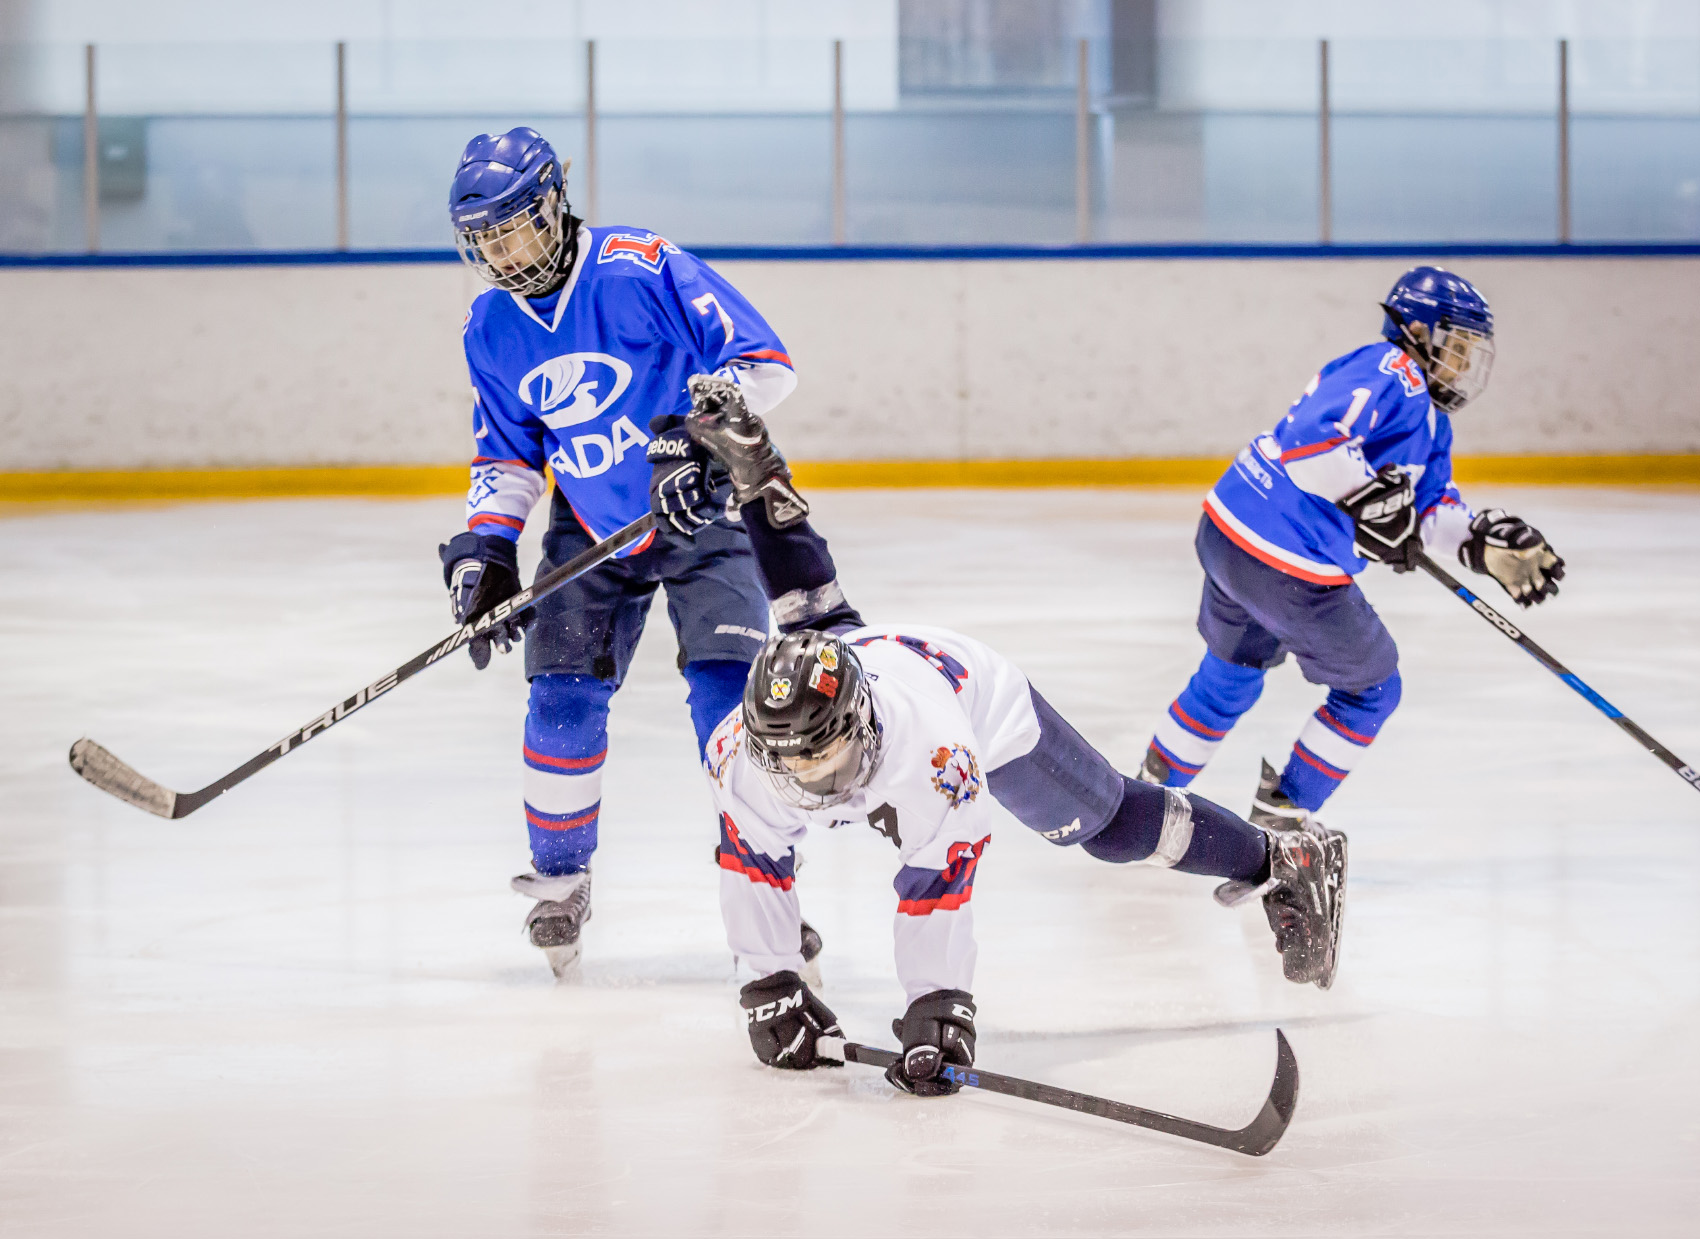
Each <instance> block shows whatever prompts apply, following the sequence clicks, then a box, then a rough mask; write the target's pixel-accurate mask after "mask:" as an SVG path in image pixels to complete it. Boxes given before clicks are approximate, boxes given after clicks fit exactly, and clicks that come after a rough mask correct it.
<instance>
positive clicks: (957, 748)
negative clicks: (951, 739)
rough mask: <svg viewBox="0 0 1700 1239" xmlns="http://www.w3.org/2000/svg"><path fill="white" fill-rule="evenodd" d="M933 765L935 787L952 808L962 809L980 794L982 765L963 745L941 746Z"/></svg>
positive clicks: (935, 755) (934, 756)
mask: <svg viewBox="0 0 1700 1239" xmlns="http://www.w3.org/2000/svg"><path fill="white" fill-rule="evenodd" d="M932 765H933V786H934V787H935V788H937V789H938V792H939V795H941V796H943V797H944V798H945V799H946V800H948V801H950V807H951V808H953V809H960V808H961V807H962V806H963V805H965V804H967V803H968V802H969V801H971V800H973V799H974V797H976V796H978V795H979V794H980V763H979V762H978V761H976V760H975V759H974V754H972V753H970V752H969V751H968V750H967V749H965V748H964V747H962V745H960V744H953V745H951V746H950V747H949V748H946V747H944V746H943V745H940V746H939V748H938V751H937V752H935V753H934V754H933V762H932Z"/></svg>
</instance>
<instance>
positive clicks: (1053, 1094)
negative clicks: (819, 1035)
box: [844, 1028, 1299, 1157]
mask: <svg viewBox="0 0 1700 1239" xmlns="http://www.w3.org/2000/svg"><path fill="white" fill-rule="evenodd" d="M844 1057H845V1059H846V1060H847V1061H849V1062H852V1063H862V1064H864V1065H866V1066H869V1067H879V1068H881V1069H884V1068H886V1067H889V1066H891V1064H893V1063H895V1062H896V1061H897V1055H896V1054H894V1053H892V1052H891V1051H890V1050H881V1049H877V1048H875V1047H874V1046H871V1045H858V1044H856V1042H854V1041H846V1042H845V1043H844ZM945 1073H946V1075H948V1076H950V1078H951V1079H954V1080H960V1081H961V1082H962V1083H963V1084H964V1085H965V1086H967V1087H968V1088H978V1089H984V1090H985V1091H986V1092H988V1093H1003V1094H1004V1095H1005V1096H1008V1097H1021V1098H1024V1099H1025V1100H1027V1101H1038V1102H1043V1103H1044V1104H1045V1105H1047V1106H1060V1107H1061V1108H1062V1109H1064V1110H1076V1111H1079V1112H1080V1113H1081V1114H1095V1115H1097V1116H1098V1117H1099V1118H1105V1119H1114V1120H1115V1121H1116V1122H1118V1123H1131V1124H1132V1125H1133V1126H1135V1127H1147V1128H1150V1129H1151V1130H1152V1131H1160V1132H1166V1133H1167V1134H1169V1135H1171V1136H1179V1137H1180V1138H1181V1139H1183V1140H1197V1141H1199V1142H1201V1143H1203V1144H1213V1145H1215V1146H1216V1147H1217V1148H1219V1149H1229V1150H1231V1151H1232V1152H1235V1153H1244V1154H1245V1155H1246V1156H1248V1157H1262V1156H1263V1155H1264V1154H1265V1153H1267V1152H1269V1150H1270V1149H1272V1148H1274V1147H1275V1146H1276V1145H1277V1144H1279V1143H1280V1140H1281V1137H1282V1136H1283V1135H1285V1134H1286V1131H1287V1124H1289V1123H1291V1122H1292V1121H1293V1110H1294V1109H1295V1108H1296V1107H1297V1106H1298V1103H1299V1060H1298V1059H1297V1058H1295V1057H1294V1056H1293V1047H1292V1046H1290V1045H1288V1044H1287V1037H1286V1034H1284V1033H1283V1032H1282V1031H1281V1030H1280V1029H1279V1028H1277V1029H1276V1030H1275V1083H1274V1084H1272V1085H1271V1086H1270V1088H1269V1096H1268V1097H1266V1098H1264V1100H1263V1109H1261V1110H1259V1111H1258V1112H1257V1117H1256V1118H1254V1119H1253V1120H1252V1121H1251V1122H1249V1123H1247V1124H1246V1125H1245V1126H1244V1127H1241V1128H1238V1129H1237V1130H1229V1129H1228V1128H1226V1127H1212V1126H1211V1125H1210V1124H1208V1123H1195V1122H1193V1121H1192V1120H1191V1119H1178V1118H1176V1117H1175V1116H1174V1115H1172V1114H1163V1113H1161V1112H1159V1111H1156V1110H1146V1109H1144V1108H1143V1107H1141V1106H1130V1105H1128V1104H1127V1103H1126V1102H1124V1101H1109V1100H1107V1099H1105V1098H1103V1097H1093V1096H1091V1095H1089V1094H1087V1093H1076V1092H1073V1091H1071V1090H1070V1089H1066V1088H1056V1087H1053V1086H1052V1085H1049V1084H1036V1083H1034V1082H1033V1081H1032V1080H1018V1079H1016V1078H1015V1077H1014V1076H1001V1075H997V1074H996V1073H994V1072H990V1071H980V1070H978V1069H977V1068H972V1067H970V1068H967V1069H963V1068H961V1067H946V1068H945Z"/></svg>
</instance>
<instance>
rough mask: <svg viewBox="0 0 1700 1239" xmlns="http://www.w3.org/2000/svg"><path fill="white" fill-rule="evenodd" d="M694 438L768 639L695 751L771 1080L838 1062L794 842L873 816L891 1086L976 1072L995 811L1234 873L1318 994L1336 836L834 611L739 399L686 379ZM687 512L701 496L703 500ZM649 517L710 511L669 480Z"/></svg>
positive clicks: (1328, 973) (810, 538) (960, 654)
mask: <svg viewBox="0 0 1700 1239" xmlns="http://www.w3.org/2000/svg"><path fill="white" fill-rule="evenodd" d="M691 389H692V395H693V406H694V407H693V412H692V413H691V415H690V416H689V418H688V419H687V426H688V429H689V431H690V437H691V439H692V440H694V441H695V442H696V443H697V444H698V445H699V446H700V447H701V448H702V449H703V450H704V452H705V455H704V457H703V463H704V464H706V463H707V453H712V455H713V456H714V457H715V458H717V459H718V460H719V461H720V462H721V463H722V464H724V465H725V466H726V468H727V469H728V471H729V472H730V473H731V476H732V482H733V489H734V498H735V502H736V503H737V504H738V505H740V506H741V511H742V518H743V523H744V525H745V527H746V528H747V529H748V531H749V534H750V540H751V544H752V546H753V547H754V549H755V552H756V557H757V561H758V563H759V565H760V567H761V570H762V574H763V577H764V579H765V581H766V585H767V589H768V596H769V598H770V599H771V601H772V604H773V612H774V616H775V619H776V620H777V621H778V623H779V626H780V629H781V635H780V636H777V637H774V638H772V639H770V640H769V641H768V643H767V645H766V646H765V647H764V648H763V650H762V652H761V654H760V655H759V656H758V657H757V659H756V661H755V663H754V665H753V666H752V667H751V669H750V677H749V680H748V681H747V683H746V685H745V689H744V699H743V703H742V705H741V706H740V707H739V708H738V709H737V710H734V711H733V712H732V713H730V714H728V715H727V716H726V718H725V719H724V720H723V721H722V722H721V723H720V725H719V727H718V728H717V729H716V731H715V732H714V734H713V736H712V737H711V739H710V740H709V743H708V746H707V749H706V751H705V754H704V758H705V766H706V768H707V772H708V776H709V783H710V787H711V791H712V794H713V797H714V800H715V806H716V808H717V810H718V811H719V814H720V827H721V835H720V846H719V864H720V868H721V870H722V872H721V906H722V912H723V915H724V917H725V921H726V930H727V935H728V938H729V939H730V943H731V947H732V950H733V952H734V953H735V954H736V955H737V956H738V957H739V958H740V959H742V960H743V961H745V962H746V963H747V964H749V965H750V966H752V967H753V968H754V969H755V970H756V971H757V972H758V973H759V974H760V976H759V979H757V980H755V981H752V982H751V983H750V984H748V985H746V986H745V987H744V989H743V992H742V996H741V1002H742V1005H743V1007H744V1009H745V1011H746V1012H747V1015H748V1024H749V1033H750V1040H751V1044H752V1046H753V1047H754V1049H755V1052H756V1055H757V1056H758V1057H759V1058H760V1059H761V1060H762V1061H763V1062H764V1063H767V1064H769V1065H770V1066H774V1067H784V1068H793V1069H807V1068H811V1067H816V1066H823V1065H835V1061H834V1059H833V1058H832V1057H831V1055H830V1051H829V1049H828V1047H827V1046H818V1047H817V1042H818V1041H819V1040H820V1039H821V1038H823V1037H840V1036H842V1033H841V1032H840V1031H839V1029H838V1023H837V1020H836V1018H835V1017H834V1016H833V1014H832V1012H831V1011H830V1010H828V1009H827V1007H826V1006H825V1004H824V1003H822V1002H821V1000H820V999H819V998H818V997H817V996H816V995H815V994H814V993H813V992H812V991H811V990H810V989H809V987H808V985H807V984H805V983H804V982H803V981H802V980H801V979H800V978H799V976H798V971H799V969H801V968H802V967H803V962H804V961H803V957H802V955H801V954H800V952H799V950H798V946H797V943H798V929H799V924H800V920H801V918H800V916H799V913H798V903H797V895H796V893H795V891H794V890H793V884H794V879H793V875H794V866H795V850H794V849H795V847H796V845H797V843H798V842H800V841H801V839H802V838H803V836H804V835H805V834H806V833H807V831H808V829H809V828H810V827H811V826H823V827H831V826H837V825H843V824H846V823H852V822H854V823H861V822H863V821H865V822H867V824H868V825H869V826H871V827H872V828H873V829H874V830H876V831H878V832H879V833H880V834H882V835H883V836H885V837H886V838H887V839H889V840H890V841H891V844H892V846H893V847H894V848H895V849H896V851H897V858H896V859H897V862H898V868H897V877H896V880H895V882H894V886H895V887H896V890H897V900H898V902H897V916H896V931H895V937H896V962H897V971H898V975H899V977H900V979H901V980H902V982H903V986H904V990H905V992H906V995H907V998H908V1001H909V1006H908V1011H907V1012H906V1013H905V1015H904V1016H903V1018H902V1019H901V1020H898V1021H894V1022H893V1028H894V1030H895V1031H896V1033H897V1035H898V1037H899V1038H900V1039H901V1041H902V1043H903V1056H902V1058H900V1059H899V1061H898V1062H897V1063H896V1064H894V1065H893V1067H892V1068H891V1069H890V1071H889V1072H888V1073H887V1074H888V1076H889V1077H890V1079H891V1081H892V1083H893V1084H895V1085H897V1086H898V1087H899V1088H902V1089H905V1090H907V1091H909V1092H914V1093H921V1094H926V1095H936V1094H942V1093H950V1092H955V1091H956V1090H957V1089H958V1088H959V1087H960V1085H959V1084H957V1083H955V1082H954V1081H953V1080H952V1079H950V1078H947V1077H944V1076H941V1074H940V1073H941V1071H942V1070H943V1069H944V1068H945V1067H946V1066H947V1065H954V1066H971V1065H972V1063H973V1057H974V1038H975V1031H974V1017H975V1006H974V1001H973V997H972V993H971V987H972V985H973V977H974V962H975V954H976V948H975V944H974V934H973V915H972V908H971V906H970V899H971V897H972V895H973V891H974V878H975V870H976V868H977V865H978V863H979V859H980V856H981V854H982V853H983V852H984V850H985V848H986V846H987V844H988V843H989V841H990V839H991V835H992V833H993V819H994V814H993V813H992V810H991V802H992V801H993V800H996V801H997V802H998V803H999V804H1001V805H1002V806H1003V807H1004V808H1005V809H1007V810H1009V811H1010V812H1011V813H1012V814H1014V816H1015V817H1016V818H1017V819H1019V820H1020V821H1021V822H1022V823H1023V824H1024V825H1026V826H1028V827H1029V828H1031V829H1032V830H1034V831H1035V832H1037V833H1038V834H1039V835H1040V837H1041V838H1044V839H1047V840H1049V841H1050V842H1051V843H1053V844H1056V845H1058V846H1063V847H1068V846H1073V845H1076V844H1078V845H1080V847H1081V849H1082V850H1083V851H1085V852H1086V853H1087V854H1088V855H1091V856H1093V857H1096V858H1097V859H1099V860H1105V861H1110V862H1114V863H1125V862H1129V861H1142V862H1144V863H1146V864H1150V865H1156V866H1160V867H1165V868H1175V869H1179V870H1181V871H1182V872H1186V873H1199V874H1209V875H1214V876H1218V877H1222V878H1226V879H1228V880H1227V881H1226V882H1224V883H1223V884H1222V886H1220V887H1219V888H1218V889H1217V898H1218V900H1219V901H1220V902H1222V903H1224V904H1228V905H1230V906H1232V905H1234V904H1238V903H1242V902H1244V901H1246V900H1249V899H1250V898H1252V897H1254V896H1261V897H1262V899H1263V902H1264V905H1265V910H1266V913H1267V915H1268V918H1269V923H1270V926H1271V928H1272V929H1273V930H1274V931H1275V938H1276V947H1277V949H1278V950H1279V951H1280V953H1281V955H1282V964H1283V970H1284V972H1285V974H1286V976H1287V978H1288V979H1289V980H1292V981H1295V982H1299V983H1301V984H1308V983H1314V984H1316V985H1318V986H1320V987H1322V988H1324V989H1326V988H1327V987H1328V986H1329V985H1330V984H1331V983H1332V982H1333V979H1334V972H1335V966H1336V960H1337V953H1338V944H1339V935H1340V916H1341V911H1342V908H1343V903H1344V885H1345V877H1346V840H1345V837H1344V836H1343V835H1341V834H1339V833H1337V832H1334V831H1330V830H1327V829H1325V828H1323V827H1321V826H1311V827H1309V828H1307V829H1305V830H1301V831H1296V832H1271V831H1264V830H1260V829H1259V828H1258V827H1255V826H1253V825H1251V824H1250V823H1248V822H1246V821H1244V820H1242V819H1241V818H1238V817H1236V816H1235V815H1234V814H1232V813H1229V812H1228V811H1227V810H1226V809H1223V808H1221V807H1219V806H1217V805H1215V804H1212V803H1211V802H1210V801H1207V800H1204V799H1202V798H1200V797H1195V796H1194V797H1189V796H1188V795H1186V794H1185V793H1181V792H1178V791H1176V790H1174V789H1167V788H1159V787H1154V786H1152V785H1150V784H1148V783H1142V782H1139V781H1138V780H1136V779H1133V778H1129V777H1127V776H1124V775H1122V774H1120V773H1119V772H1117V771H1116V770H1115V768H1114V767H1112V766H1111V765H1110V763H1109V762H1108V761H1107V760H1106V759H1105V758H1104V757H1103V756H1102V755H1101V754H1099V753H1098V752H1097V751H1096V750H1095V749H1093V748H1092V746H1091V745H1089V744H1088V743H1087V742H1086V741H1085V740H1084V739H1082V738H1081V736H1080V735H1079V734H1078V733H1077V732H1076V731H1075V730H1074V729H1073V728H1072V727H1071V726H1069V724H1068V723H1067V721H1065V720H1064V719H1063V718H1062V717H1061V716H1060V715H1059V714H1058V713H1057V712H1056V711H1055V710H1054V709H1053V708H1052V707H1051V706H1050V704H1049V703H1047V702H1046V701H1045V699H1044V698H1043V697H1041V696H1040V695H1039V693H1038V692H1037V690H1035V689H1034V688H1033V687H1032V685H1030V684H1029V683H1028V681H1027V677H1026V676H1025V675H1023V674H1022V673H1021V671H1020V670H1019V669H1018V668H1017V667H1016V666H1015V665H1014V664H1013V663H1011V662H1010V661H1009V660H1008V659H1006V658H1004V657H1003V656H1002V655H1000V654H998V653H997V652H996V651H995V650H992V649H990V648H989V647H987V646H986V645H984V644H982V643H981V642H978V641H975V640H973V639H972V638H969V637H966V636H964V635H962V634H960V633H956V632H951V631H948V630H946V629H942V628H934V627H930V626H926V625H913V624H896V625H883V624H882V625H868V624H865V623H864V622H863V620H862V617H861V616H860V615H858V614H857V613H856V611H855V610H853V609H852V608H851V606H850V604H849V603H848V601H846V599H845V596H844V593H843V590H842V589H841V588H840V586H839V583H838V580H837V576H836V570H835V568H834V567H833V563H832V557H831V555H830V553H829V552H828V550H827V546H826V543H825V541H824V540H823V539H822V538H821V537H820V535H819V534H817V533H816V532H815V531H814V530H813V529H812V528H811V527H810V525H809V524H808V522H807V520H806V519H805V517H806V515H807V512H808V506H807V504H806V503H805V502H804V501H803V500H802V498H801V496H799V495H798V494H797V493H796V492H795V490H794V489H793V488H792V486H791V483H790V476H789V473H788V472H787V471H786V470H785V467H784V461H783V460H782V459H781V458H780V457H779V455H778V453H777V452H775V451H774V449H773V447H772V445H771V443H770V442H769V440H768V437H767V432H766V429H765V427H764V426H763V425H762V423H761V421H760V420H759V419H758V418H757V417H756V416H755V415H753V414H751V413H750V412H749V411H748V410H747V408H745V406H744V403H743V401H742V399H741V398H740V396H739V395H738V392H737V389H736V388H735V387H734V386H733V385H732V384H730V383H727V382H725V381H724V380H721V379H718V378H712V377H708V376H698V377H696V378H693V379H692V380H691ZM699 496H700V498H699ZM652 501H653V504H654V507H655V508H656V510H657V511H659V512H663V513H665V512H668V511H670V510H672V509H674V508H677V507H678V506H679V505H680V504H689V503H692V502H699V501H700V502H702V503H704V504H708V503H712V502H713V500H712V499H711V498H710V497H709V496H708V495H707V494H706V493H705V492H702V491H697V490H693V489H692V488H690V487H680V486H679V485H678V480H677V479H676V478H675V479H673V485H672V486H671V487H670V488H669V489H668V490H667V491H665V492H663V491H662V490H661V489H660V488H657V489H656V490H655V493H654V495H653V497H652Z"/></svg>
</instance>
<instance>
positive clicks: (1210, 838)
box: [1080, 775, 1269, 881]
mask: <svg viewBox="0 0 1700 1239" xmlns="http://www.w3.org/2000/svg"><path fill="white" fill-rule="evenodd" d="M1122 782H1123V785H1124V786H1123V792H1122V803H1121V807H1120V808H1118V809H1117V810H1116V814H1115V816H1114V817H1112V818H1111V819H1110V824H1109V825H1108V826H1106V827H1104V829H1103V830H1101V831H1099V832H1098V833H1097V834H1096V835H1094V836H1092V838H1090V839H1088V840H1087V841H1086V842H1085V843H1082V844H1081V845H1080V846H1081V848H1082V849H1083V850H1084V851H1085V852H1086V853H1087V854H1088V855H1091V856H1095V857H1097V858H1098V859H1099V860H1107V861H1109V862H1111V863H1112V864H1117V865H1122V864H1126V863H1128V862H1129V861H1136V860H1137V861H1144V862H1145V863H1146V864H1148V865H1157V866H1160V867H1162V868H1173V869H1179V870H1180V871H1181V872H1182V873H1202V874H1207V875H1209V876H1210V877H1216V878H1234V879H1238V880H1240V881H1249V880H1250V879H1252V878H1255V877H1258V876H1259V875H1260V874H1262V872H1263V871H1264V869H1265V868H1266V867H1267V865H1268V863H1269V845H1268V842H1267V840H1265V838H1264V835H1263V832H1262V831H1261V830H1259V829H1258V828H1257V827H1255V826H1253V825H1252V824H1251V823H1250V822H1247V821H1245V820H1244V819H1242V818H1239V817H1236V816H1235V815H1234V814H1232V813H1230V812H1228V811H1227V810H1226V809H1224V808H1223V807H1222V806H1221V805H1219V804H1215V803H1213V802H1211V801H1208V800H1206V799H1204V798H1203V797H1202V796H1185V797H1182V796H1181V795H1180V794H1179V793H1177V792H1173V791H1170V790H1168V789H1166V788H1161V787H1153V786H1152V785H1151V784H1149V783H1141V782H1139V781H1138V780H1137V779H1130V778H1128V777H1127V776H1126V775H1123V776H1122ZM1177 801H1179V802H1181V803H1180V804H1177V803H1176V802H1177ZM1183 804H1184V806H1185V812H1184V813H1183V812H1181V811H1180V809H1181V807H1182V805H1183Z"/></svg>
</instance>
